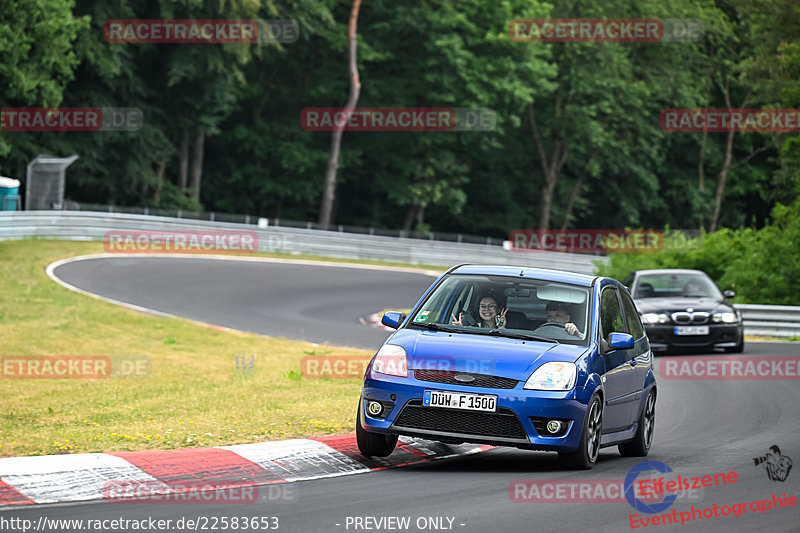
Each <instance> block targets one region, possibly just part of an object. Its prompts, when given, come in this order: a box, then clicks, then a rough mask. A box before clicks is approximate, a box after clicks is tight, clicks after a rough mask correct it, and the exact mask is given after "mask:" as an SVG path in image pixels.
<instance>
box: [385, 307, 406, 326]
mask: <svg viewBox="0 0 800 533" xmlns="http://www.w3.org/2000/svg"><path fill="white" fill-rule="evenodd" d="M405 319H406V314H405V313H401V312H400V311H387V312H386V313H385V314H384V315H383V317H382V318H381V324H383V325H384V326H388V327H390V328H393V329H397V328H398V327H400V324H402V323H403V321H404V320H405Z"/></svg>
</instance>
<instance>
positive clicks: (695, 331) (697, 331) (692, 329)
mask: <svg viewBox="0 0 800 533" xmlns="http://www.w3.org/2000/svg"><path fill="white" fill-rule="evenodd" d="M675 335H708V326H675Z"/></svg>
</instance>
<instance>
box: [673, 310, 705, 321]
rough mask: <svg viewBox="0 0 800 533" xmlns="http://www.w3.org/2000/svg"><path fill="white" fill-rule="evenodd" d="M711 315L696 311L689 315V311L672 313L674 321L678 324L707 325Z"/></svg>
mask: <svg viewBox="0 0 800 533" xmlns="http://www.w3.org/2000/svg"><path fill="white" fill-rule="evenodd" d="M708 316H709V314H708V313H706V312H704V311H696V312H694V313H689V312H687V311H678V312H676V313H672V321H673V322H675V323H676V324H705V323H706V322H708Z"/></svg>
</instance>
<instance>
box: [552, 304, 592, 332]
mask: <svg viewBox="0 0 800 533" xmlns="http://www.w3.org/2000/svg"><path fill="white" fill-rule="evenodd" d="M545 312H546V314H547V321H548V322H555V323H557V324H564V331H566V332H567V333H568V334H570V335H573V336H575V337H581V338H583V333H581V332H580V330H578V326H576V325H575V324H573V323H572V322H570V320H572V316H571V315H570V312H569V306H567V304H565V303H564V302H550V303H548V304H547V307H546V309H545Z"/></svg>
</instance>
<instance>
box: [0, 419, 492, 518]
mask: <svg viewBox="0 0 800 533" xmlns="http://www.w3.org/2000/svg"><path fill="white" fill-rule="evenodd" d="M490 448H491V446H480V445H458V446H454V445H447V444H442V443H438V442H431V441H426V440H422V439H416V438H412V437H400V439H399V441H398V443H397V448H396V449H395V451H394V453H392V455H390V456H389V457H385V458H366V457H363V456H362V455H361V454H360V453H359V452H358V447H357V445H356V441H355V434H354V433H351V434H349V435H334V436H330V437H322V438H318V439H294V440H287V441H276V442H259V443H255V444H239V445H235V446H219V447H214V448H188V449H178V450H158V451H142V452H112V453H86V454H72V455H44V456H35V457H8V458H2V459H0V506H10V505H29V504H36V503H63V502H76V501H87V500H100V499H103V498H104V494H105V496H106V497H107V496H108V486H109V484H115V483H116V484H120V483H138V482H141V483H142V484H147V485H154V484H155V485H159V484H163V485H164V486H165V487H175V486H182V487H188V489H185V490H188V491H192V490H197V491H199V490H209V488H210V489H214V488H220V489H224V488H230V487H231V486H232V485H235V486H236V487H249V486H257V485H264V484H275V483H286V482H292V481H301V480H307V479H319V478H326V477H334V476H344V475H349V474H358V473H362V472H369V471H372V470H380V469H384V468H390V467H394V466H401V465H407V464H413V463H419V462H423V461H432V460H437V459H445V458H449V457H456V456H462V455H467V454H472V453H477V452H481V451H485V450H488V449H490ZM201 486H202V488H199V487H201ZM193 487H194V488H193ZM104 491H105V493H104Z"/></svg>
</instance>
